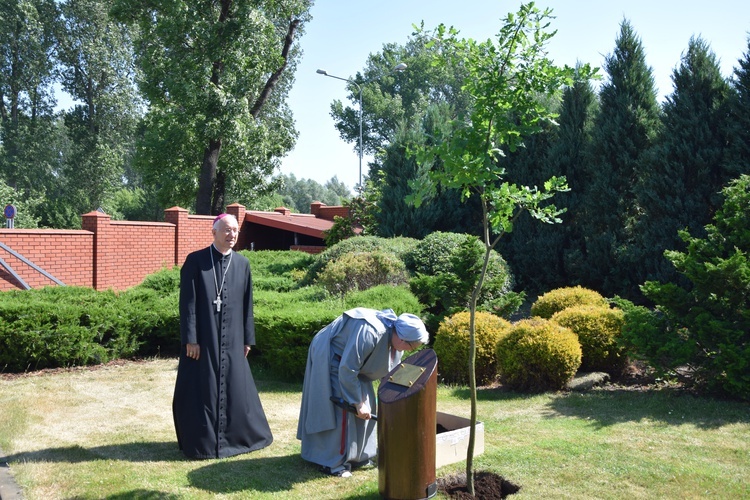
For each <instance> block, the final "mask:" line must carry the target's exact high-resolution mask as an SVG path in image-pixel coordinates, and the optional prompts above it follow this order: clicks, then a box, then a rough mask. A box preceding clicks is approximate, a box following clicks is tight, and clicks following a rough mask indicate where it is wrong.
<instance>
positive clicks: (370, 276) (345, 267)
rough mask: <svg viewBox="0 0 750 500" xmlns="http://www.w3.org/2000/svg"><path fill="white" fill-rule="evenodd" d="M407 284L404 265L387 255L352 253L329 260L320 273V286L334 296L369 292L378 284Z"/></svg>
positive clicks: (393, 256) (381, 253) (378, 252)
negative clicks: (361, 291)
mask: <svg viewBox="0 0 750 500" xmlns="http://www.w3.org/2000/svg"><path fill="white" fill-rule="evenodd" d="M407 281H408V274H407V272H406V267H404V263H403V262H401V260H399V259H398V258H397V257H396V256H395V255H393V254H392V253H387V252H380V251H375V252H351V253H347V254H344V255H342V256H341V257H339V258H338V259H336V260H332V261H330V262H329V263H328V264H326V267H325V268H323V270H322V271H321V272H320V274H318V279H317V283H319V284H320V285H322V286H323V287H325V289H326V290H328V292H329V293H331V294H332V295H345V294H347V293H349V292H351V291H353V290H367V289H368V288H372V287H374V286H377V285H400V284H405V283H406V282H407Z"/></svg>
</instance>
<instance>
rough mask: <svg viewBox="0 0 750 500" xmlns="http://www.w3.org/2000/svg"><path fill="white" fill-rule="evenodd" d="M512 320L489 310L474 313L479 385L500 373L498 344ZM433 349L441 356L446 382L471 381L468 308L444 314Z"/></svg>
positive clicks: (462, 382)
mask: <svg viewBox="0 0 750 500" xmlns="http://www.w3.org/2000/svg"><path fill="white" fill-rule="evenodd" d="M510 328H511V324H510V322H508V321H506V320H504V319H502V318H499V317H497V316H495V315H493V314H490V313H487V312H481V311H478V312H477V313H476V315H475V317H474V329H475V337H474V338H475V341H476V365H475V366H476V370H475V373H476V381H477V384H478V385H486V384H488V383H490V382H492V381H493V380H494V378H495V375H496V374H497V363H496V360H495V346H496V345H497V342H498V341H499V340H500V338H502V337H503V335H505V334H507V333H508V332H509V331H510ZM433 349H435V354H437V358H438V371H439V372H440V376H441V377H442V379H443V380H444V381H446V382H455V383H459V384H466V383H468V382H469V312H468V311H463V312H459V313H456V314H454V315H453V316H450V317H448V318H445V319H444V320H443V322H442V323H440V327H439V328H438V330H437V333H436V334H435V340H434V342H433Z"/></svg>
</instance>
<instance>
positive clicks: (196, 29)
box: [113, 0, 312, 214]
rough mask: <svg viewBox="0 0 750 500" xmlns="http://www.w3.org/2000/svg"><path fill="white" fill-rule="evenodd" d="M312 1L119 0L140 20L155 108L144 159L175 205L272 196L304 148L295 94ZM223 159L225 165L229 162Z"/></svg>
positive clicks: (148, 174) (145, 76) (215, 207)
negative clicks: (292, 101)
mask: <svg viewBox="0 0 750 500" xmlns="http://www.w3.org/2000/svg"><path fill="white" fill-rule="evenodd" d="M311 3H312V2H311V0H263V1H253V0H216V1H207V0H170V1H155V0H116V1H115V3H114V7H113V9H114V12H115V13H116V15H117V16H118V17H120V18H121V19H126V20H129V21H132V22H134V23H137V25H138V28H139V30H140V33H139V37H138V38H137V40H136V45H135V46H136V53H137V54H138V66H139V69H140V70H141V72H142V78H141V79H140V80H139V82H138V83H139V87H140V89H141V91H142V92H143V94H144V95H145V97H146V99H148V101H149V105H150V108H149V111H148V114H147V116H146V120H145V127H144V128H145V132H144V138H143V143H142V146H141V148H140V149H139V151H138V158H139V160H138V161H139V162H140V165H141V170H142V171H143V173H144V177H145V180H146V181H148V182H151V183H154V184H158V185H160V186H161V197H162V198H163V199H164V201H168V202H182V203H185V202H186V201H187V200H189V199H190V198H193V199H194V200H195V210H196V212H197V213H198V214H216V213H219V212H220V211H222V210H223V207H224V205H225V202H226V195H227V194H228V193H230V194H232V195H233V196H236V197H240V196H242V195H244V194H247V193H248V192H250V191H254V192H255V193H256V194H264V193H265V192H266V191H268V190H269V189H270V188H271V186H269V184H268V178H269V177H270V174H271V173H272V172H273V170H274V169H275V168H276V166H277V165H278V164H279V162H280V158H281V157H282V156H283V155H284V154H285V153H286V152H287V151H289V150H290V149H291V148H292V146H293V145H294V140H295V135H296V133H295V132H294V124H293V120H292V117H291V111H290V110H289V108H288V107H287V105H286V102H285V97H286V94H287V93H288V91H289V88H290V87H291V84H292V81H293V76H292V75H293V72H294V68H295V64H296V61H297V60H298V58H299V55H300V51H299V47H298V43H297V41H298V39H299V37H300V36H301V34H302V33H303V28H304V25H305V23H306V22H307V21H308V19H309V17H310V15H309V10H310V6H311ZM220 158H221V162H220V161H219V160H220Z"/></svg>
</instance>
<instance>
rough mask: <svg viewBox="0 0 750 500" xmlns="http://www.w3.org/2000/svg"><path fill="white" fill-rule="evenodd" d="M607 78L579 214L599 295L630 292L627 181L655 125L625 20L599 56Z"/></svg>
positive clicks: (589, 277)
mask: <svg viewBox="0 0 750 500" xmlns="http://www.w3.org/2000/svg"><path fill="white" fill-rule="evenodd" d="M604 69H605V71H606V73H607V76H608V78H607V81H605V83H604V84H603V85H602V87H601V90H600V93H599V97H600V101H601V112H600V113H599V114H598V116H597V119H596V120H595V126H594V133H593V150H592V161H591V162H590V163H589V164H588V168H587V170H588V171H587V172H586V175H587V178H588V183H587V186H586V189H585V193H584V194H585V201H584V206H583V207H582V210H581V215H582V217H583V218H584V220H585V223H584V230H585V237H586V240H585V247H584V252H585V261H586V265H585V266H583V269H582V270H583V271H585V274H584V275H582V281H583V283H582V284H584V285H585V286H588V287H590V288H593V289H595V290H598V291H599V292H602V293H603V294H605V295H608V296H611V295H615V294H620V295H624V296H626V297H627V296H634V295H636V294H637V285H638V283H637V282H636V281H634V279H633V276H632V274H631V265H632V259H631V258H630V255H629V252H630V251H631V249H632V246H633V239H634V220H635V216H636V214H637V212H638V210H637V207H636V196H635V192H634V189H633V186H634V184H635V182H636V180H637V178H638V176H639V175H640V173H641V172H640V168H639V166H640V165H641V164H642V160H643V157H644V153H645V152H647V151H648V150H649V149H650V148H651V146H652V145H653V143H654V139H655V137H656V135H657V131H658V129H659V105H658V103H657V100H656V90H655V86H654V77H653V74H652V70H651V68H650V67H649V66H648V65H647V64H646V54H645V50H644V48H643V44H642V43H641V40H640V38H639V37H638V36H637V35H636V33H635V31H634V30H633V28H632V27H631V25H630V23H629V22H628V21H627V20H624V21H623V22H622V24H621V25H620V34H619V36H618V37H617V40H616V42H615V50H614V53H612V54H610V55H608V56H607V57H606V58H605V63H604Z"/></svg>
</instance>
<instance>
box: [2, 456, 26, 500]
mask: <svg viewBox="0 0 750 500" xmlns="http://www.w3.org/2000/svg"><path fill="white" fill-rule="evenodd" d="M21 498H23V495H21V488H19V487H18V485H17V484H16V480H15V479H13V474H11V473H10V467H8V463H7V462H6V461H5V454H4V453H3V450H0V500H18V499H21Z"/></svg>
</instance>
